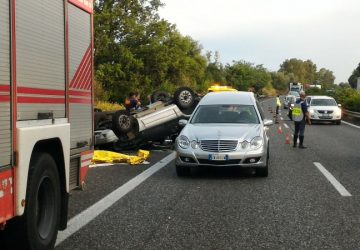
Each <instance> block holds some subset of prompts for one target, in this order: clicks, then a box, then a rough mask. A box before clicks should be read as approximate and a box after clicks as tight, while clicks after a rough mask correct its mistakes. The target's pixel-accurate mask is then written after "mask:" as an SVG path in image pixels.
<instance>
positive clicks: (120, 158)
mask: <svg viewBox="0 0 360 250" xmlns="http://www.w3.org/2000/svg"><path fill="white" fill-rule="evenodd" d="M149 156H150V152H149V151H147V150H141V149H139V150H138V152H137V155H126V154H121V153H116V152H112V151H105V150H95V151H94V156H93V159H92V162H93V163H95V164H98V163H128V164H130V165H137V164H141V163H143V162H144V161H145V160H147V159H148V158H149Z"/></svg>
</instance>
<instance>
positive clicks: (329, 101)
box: [311, 99, 337, 106]
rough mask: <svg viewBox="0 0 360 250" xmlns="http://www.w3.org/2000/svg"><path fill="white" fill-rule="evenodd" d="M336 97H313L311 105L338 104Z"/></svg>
mask: <svg viewBox="0 0 360 250" xmlns="http://www.w3.org/2000/svg"><path fill="white" fill-rule="evenodd" d="M336 105H337V104H336V101H335V100H334V99H312V100H311V106H336Z"/></svg>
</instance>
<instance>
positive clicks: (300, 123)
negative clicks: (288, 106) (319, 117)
mask: <svg viewBox="0 0 360 250" xmlns="http://www.w3.org/2000/svg"><path fill="white" fill-rule="evenodd" d="M292 119H293V121H294V123H295V132H294V138H293V140H294V145H293V147H294V148H296V147H297V140H298V138H299V141H300V143H299V148H306V147H305V146H304V144H303V143H304V133H305V124H306V122H308V124H309V125H310V124H311V120H310V115H309V112H308V109H307V104H306V101H305V92H304V91H301V92H300V99H299V100H297V101H296V102H295V104H294V107H293V110H292Z"/></svg>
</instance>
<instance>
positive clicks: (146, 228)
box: [56, 99, 360, 249]
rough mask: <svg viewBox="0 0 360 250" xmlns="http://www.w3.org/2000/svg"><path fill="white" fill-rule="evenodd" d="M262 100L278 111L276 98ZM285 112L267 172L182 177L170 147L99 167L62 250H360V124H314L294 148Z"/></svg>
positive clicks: (81, 194)
mask: <svg viewBox="0 0 360 250" xmlns="http://www.w3.org/2000/svg"><path fill="white" fill-rule="evenodd" d="M262 105H263V107H264V110H265V112H266V113H267V116H268V117H269V118H270V117H272V116H273V114H271V113H269V112H268V107H269V106H271V107H272V108H273V107H274V105H275V101H274V100H273V99H272V100H271V99H269V100H266V101H264V102H263V104H262ZM286 112H287V111H286V110H282V114H281V115H280V116H279V119H278V120H279V124H274V125H273V126H271V128H270V131H269V133H270V140H271V142H270V143H271V146H270V154H271V156H270V160H271V162H270V169H269V176H268V177H267V178H261V177H256V176H254V175H253V173H252V171H245V170H244V171H243V170H238V169H234V168H224V169H222V168H214V169H201V170H199V171H197V172H196V173H195V174H194V175H193V176H192V177H189V178H179V177H177V176H176V173H175V167H174V163H173V161H170V162H169V163H167V160H168V159H169V158H170V159H172V158H173V157H172V155H171V153H172V151H171V150H164V151H153V152H152V157H151V159H150V163H151V164H149V165H140V166H126V165H115V166H107V167H99V168H93V169H91V170H90V172H89V175H88V180H87V183H88V185H87V189H86V190H85V191H74V192H73V193H72V196H71V199H70V216H69V218H73V217H74V216H76V215H78V217H77V219H78V220H73V221H72V222H74V221H75V222H76V223H71V220H70V222H69V224H70V227H69V228H70V230H68V231H65V232H63V233H61V235H59V238H61V237H62V240H63V241H62V242H61V243H59V244H58V245H57V247H56V249H360V237H359V236H360V144H359V142H360V128H356V127H351V126H349V125H347V124H344V123H343V124H342V125H329V124H323V125H322V124H316V125H311V126H307V127H306V130H305V142H304V144H305V145H306V146H307V147H308V148H307V149H298V148H292V146H291V144H286V137H287V136H289V137H290V136H291V134H292V133H293V123H292V122H291V121H289V120H288V119H287V116H286ZM281 117H282V118H283V120H281ZM280 126H281V130H280V129H279V127H280ZM280 132H281V133H280ZM290 143H291V142H290ZM166 156H168V158H167V159H165V160H161V161H160V159H163V158H164V157H166ZM319 165H320V168H321V169H322V170H323V169H326V170H327V173H328V174H330V175H331V176H332V177H333V179H332V183H331V182H330V181H329V179H328V178H330V179H331V177H328V178H327V177H326V176H325V175H324V174H323V172H324V171H323V172H321V171H320V170H319V168H318V166H319ZM154 169H155V170H154ZM157 169H159V170H158V171H156V170H157ZM149 171H154V173H153V174H152V173H151V172H149ZM129 180H131V181H130V182H131V183H130V184H129V182H128V181H129ZM334 180H335V181H334ZM336 181H337V182H336ZM130 186H131V187H130ZM114 190H116V191H115V192H114V193H112V195H111V197H109V198H104V197H107V195H108V194H109V193H111V192H113V191H114ZM345 191H346V192H345ZM102 198H104V200H101V199H102ZM99 200H101V202H98V201H99ZM96 202H98V203H96ZM92 204H97V205H95V206H94V207H93V210H91V209H88V208H89V207H90V206H91V205H92ZM106 205H107V206H106ZM107 207H108V208H107ZM100 208H101V209H102V210H99V209H100ZM106 208H107V209H106ZM99 211H100V212H99ZM102 211H103V212H102ZM81 213H83V214H84V215H83V214H81ZM97 213H98V214H99V215H98V216H96V217H95V215H96V214H97ZM79 214H81V215H79ZM79 222H81V223H82V224H84V226H82V227H79V228H78V230H72V228H74V227H75V228H76V225H78V224H79ZM81 223H80V224H81ZM74 224H76V225H74ZM64 235H65V236H64Z"/></svg>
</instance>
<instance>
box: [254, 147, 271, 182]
mask: <svg viewBox="0 0 360 250" xmlns="http://www.w3.org/2000/svg"><path fill="white" fill-rule="evenodd" d="M269 164H270V145H269V144H268V149H267V157H266V166H265V167H263V168H257V169H256V175H257V176H260V177H267V176H268V175H269Z"/></svg>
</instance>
